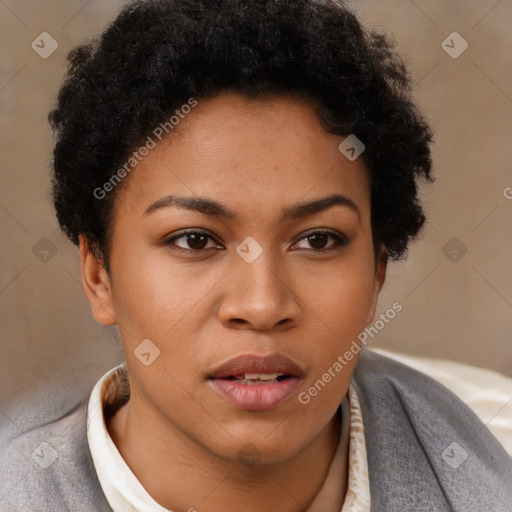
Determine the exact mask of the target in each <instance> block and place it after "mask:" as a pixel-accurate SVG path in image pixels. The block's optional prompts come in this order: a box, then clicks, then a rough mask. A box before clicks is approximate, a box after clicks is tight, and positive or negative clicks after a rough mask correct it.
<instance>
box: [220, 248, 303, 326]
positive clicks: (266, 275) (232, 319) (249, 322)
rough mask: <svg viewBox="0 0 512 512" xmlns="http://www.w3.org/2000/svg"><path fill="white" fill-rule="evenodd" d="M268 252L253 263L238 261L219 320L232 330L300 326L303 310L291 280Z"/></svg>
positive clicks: (232, 272)
mask: <svg viewBox="0 0 512 512" xmlns="http://www.w3.org/2000/svg"><path fill="white" fill-rule="evenodd" d="M264 255H265V251H264V252H263V253H262V254H261V255H260V256H259V257H258V258H257V259H256V260H255V261H253V262H252V263H246V262H245V261H243V260H242V259H240V260H238V261H236V262H235V263H234V265H235V267H236V268H234V269H233V270H232V271H231V272H230V274H229V280H228V284H227V288H226V290H225V294H224V297H223V300H222V303H221V305H220V307H219V310H218V314H219V319H220V321H221V322H222V323H223V325H225V326H226V327H229V328H232V329H249V330H254V331H270V330H287V329H290V328H291V327H293V326H295V325H297V323H298V322H299V317H300V314H301V310H300V307H299V303H298V301H297V297H296V295H295V293H294V291H293V285H292V283H291V279H289V278H287V275H286V272H284V271H283V269H282V268H281V267H280V265H278V264H277V262H276V261H275V260H272V258H271V257H270V256H269V257H265V256H264Z"/></svg>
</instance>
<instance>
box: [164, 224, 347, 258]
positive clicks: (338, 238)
mask: <svg viewBox="0 0 512 512" xmlns="http://www.w3.org/2000/svg"><path fill="white" fill-rule="evenodd" d="M190 235H203V236H206V237H208V238H209V239H210V240H213V241H215V239H214V237H213V236H211V235H210V234H208V233H205V232H204V231H195V230H190V231H184V232H182V233H180V234H178V235H175V236H173V237H171V238H168V239H166V240H164V242H163V244H164V245H175V244H174V242H175V241H176V240H179V239H181V238H186V237H187V236H190ZM312 235H327V236H329V237H331V238H332V239H334V242H335V243H334V244H331V245H329V246H327V247H326V248H323V249H306V250H311V251H313V252H316V253H327V252H330V251H332V250H335V249H337V248H340V247H344V246H346V245H348V244H349V243H350V240H349V239H348V237H347V236H345V235H343V234H341V233H337V232H335V231H330V230H316V231H310V232H308V233H306V234H305V235H304V236H302V238H300V239H299V240H298V241H297V242H296V243H295V244H294V245H296V244H298V243H299V242H301V241H302V240H305V239H307V238H308V237H310V236H312ZM175 248H176V250H178V251H180V252H182V253H191V254H192V255H194V254H198V255H199V254H201V253H203V254H204V253H205V252H206V251H207V250H208V249H212V247H208V248H204V249H191V248H190V249H184V248H183V247H179V246H176V245H175Z"/></svg>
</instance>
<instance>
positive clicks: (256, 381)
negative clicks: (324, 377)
mask: <svg viewBox="0 0 512 512" xmlns="http://www.w3.org/2000/svg"><path fill="white" fill-rule="evenodd" d="M303 377H304V372H303V371H302V370H301V368H300V367H299V366H298V365H297V364H296V363H294V362H293V361H292V360H291V359H289V358H288V357H286V356H284V355H282V354H270V355H267V356H263V357H262V356H257V355H252V354H247V355H241V356H238V357H235V358H233V359H230V360H229V361H227V362H226V363H224V364H222V365H221V366H219V367H218V368H217V369H216V370H214V371H213V372H212V373H211V374H209V375H208V382H209V384H210V385H211V386H212V387H213V389H214V390H215V391H216V392H217V393H219V394H220V395H221V396H222V397H223V398H224V399H226V400H227V401H228V402H229V403H230V404H231V405H235V406H236V407H237V408H241V409H245V410H250V411H263V410H268V409H272V408H274V407H277V406H278V405H280V404H282V403H283V402H285V401H286V400H287V399H289V398H290V397H291V396H292V395H293V394H294V392H295V391H296V389H297V387H298V386H299V383H300V381H301V379H302V378H303Z"/></svg>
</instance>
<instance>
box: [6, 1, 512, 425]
mask: <svg viewBox="0 0 512 512" xmlns="http://www.w3.org/2000/svg"><path fill="white" fill-rule="evenodd" d="M122 3H123V2H121V1H106V0H91V1H87V0H85V1H69V0H45V1H42V0H41V1H28V0H2V1H0V55H1V57H0V112H1V117H0V133H1V139H0V141H1V151H0V169H1V187H0V229H1V247H2V250H1V254H0V258H1V260H0V262H1V264H0V315H1V325H2V328H1V336H2V337H1V344H0V347H1V358H0V411H1V412H0V422H1V421H2V420H5V419H6V418H10V420H11V422H13V425H16V428H28V425H24V424H23V422H27V421H28V422H30V420H28V419H26V418H25V416H24V414H23V412H24V409H25V408H26V407H28V406H27V404H28V403H29V402H28V400H25V398H26V397H28V395H29V394H30V395H31V396H32V397H35V405H34V401H33V400H30V404H31V405H30V407H31V408H32V407H36V408H37V407H40V408H41V410H43V409H44V411H45V412H46V413H47V414H51V411H52V410H54V411H59V410H62V408H63V407H66V406H69V405H71V404H72V403H74V402H75V401H76V398H77V397H78V396H85V393H86V392H87V391H88V389H89V388H90V386H91V385H92V384H93V383H94V382H95V381H96V379H97V378H99V376H100V375H101V374H102V373H103V372H104V371H105V370H106V369H108V368H110V367H112V366H113V365H114V364H116V363H117V362H118V361H120V360H121V358H122V352H121V348H120V344H119V340H118V335H117V332H116V330H115V329H114V328H104V327H100V326H99V325H98V324H96V323H95V321H94V320H93V319H92V316H91V314H90V312H89V307H88V304H87V302H86V300H85V298H84V295H83V292H82V290H81V284H80V269H79V261H78V251H77V249H76V248H75V247H74V246H73V245H72V244H71V243H70V242H68V241H67V239H65V237H64V236H63V235H61V234H60V232H59V229H58V228H57V224H56V221H55V220H54V216H53V211H52V207H51V202H50V199H49V182H48V169H49V160H50V152H51V136H50V131H49V128H48V126H47V123H46V115H47V112H48V110H49V109H50V108H51V105H52V103H53V101H54V96H55V94H56V91H57V88H58V85H59V83H60V80H61V77H62V75H63V72H64V69H65V64H64V61H65V56H66V54H67V52H68V51H69V50H70V49H71V48H72V47H73V46H74V45H76V44H77V43H78V42H79V41H81V40H82V39H83V38H84V37H86V36H87V35H90V34H95V33H98V32H100V31H101V30H102V28H103V27H104V25H105V23H106V22H107V21H108V20H109V19H110V18H111V16H112V15H113V13H114V12H115V11H116V10H117V9H118V7H119V6H120V5H121V4H122ZM353 5H355V7H356V8H357V10H358V11H359V12H360V14H361V16H362V18H363V20H364V21H366V22H367V23H368V24H370V25H373V26H379V27H382V28H387V29H389V30H390V31H392V32H393V33H394V34H395V37H396V39H397V40H398V42H399V44H400V46H401V48H402V50H403V52H405V53H406V54H407V55H408V61H409V62H410V65H411V69H412V71H413V75H414V78H415V88H414V94H415V97H416V99H417V101H418V102H419V104H420V106H421V108H422V109H423V111H424V113H425V114H426V115H427V116H428V118H429V120H430V122H431V124H432V126H433V128H434V130H435V137H436V140H437V143H436V146H435V152H434V161H435V170H436V176H437V182H436V184H435V185H434V186H433V187H431V188H430V189H429V190H428V191H426V195H425V203H426V206H427V210H428V215H429V220H430V223H429V225H428V226H427V229H426V230H425V231H424V236H423V238H422V240H421V241H419V242H418V243H417V244H416V245H415V246H414V247H413V248H412V250H411V251H410V255H409V259H408V260H407V261H406V262H403V263H400V264H394V265H392V266H391V267H390V269H389V274H388V280H387V284H386V287H385V290H384V292H383V294H382V296H381V301H380V307H381V310H382V311H385V310H386V309H387V308H388V307H390V306H391V304H392V303H393V302H395V301H399V302H400V303H402V304H403V311H402V312H401V313H400V314H398V315H397V316H396V318H395V319H394V320H393V321H392V322H390V323H389V324H387V325H386V326H385V328H384V329H382V330H381V332H380V333H379V335H378V336H377V337H376V338H375V339H374V340H372V341H371V343H372V344H373V345H374V346H379V347H388V348H392V349H397V350H401V351H404V352H407V353H411V354H420V355H427V356H434V357H440V358H447V359H453V360H458V361H463V362H467V363H471V364H474V365H478V366H482V367H488V368H492V369H495V370H498V371H500V372H502V373H504V374H506V375H509V376H512V268H511V263H512V229H511V226H512V199H507V198H506V197H505V196H506V195H508V196H509V197H510V198H512V188H511V189H509V188H508V187H512V164H511V160H512V159H511V156H512V144H511V138H512V70H511V58H510V47H511V42H512V33H511V31H510V27H511V26H512V2H511V1H506V0H502V1H496V0H478V1H476V0H474V1H468V0H466V1H461V0H459V1H453V0H452V1H447V0H444V1H441V0H436V1H427V0H416V1H415V2H413V1H411V0H396V1H391V0H385V1H383V0H379V1H377V0H363V1H357V2H353ZM453 31H457V32H458V33H460V34H461V36H462V37H463V38H464V39H465V40H466V41H467V42H468V44H469V46H468V49H467V50H466V51H465V52H464V53H463V54H462V55H461V56H460V57H458V58H457V59H453V58H452V57H450V56H449V55H448V54H447V53H446V52H445V51H444V50H443V48H442V47H441V43H442V41H443V40H444V39H445V38H446V37H447V36H448V35H449V34H450V33H452V32H453ZM42 32H48V33H50V34H51V36H52V37H53V38H55V40H56V41H57V42H58V49H57V50H56V51H55V52H54V53H53V54H52V55H51V56H49V57H48V58H47V59H43V58H41V57H40V56H39V55H38V54H37V53H36V52H35V51H34V50H33V49H32V48H31V42H32V41H33V40H34V39H35V38H36V37H37V36H38V35H39V34H40V33H42ZM448 44H450V45H451V43H450V40H448ZM458 44H459V43H457V42H454V43H453V46H454V49H453V50H457V49H458V48H459V47H460V46H458ZM453 237H456V238H457V240H456V241H455V242H452V244H453V243H455V245H453V246H448V247H447V248H446V244H447V243H448V242H449V241H450V240H451V239H452V238H453ZM464 247H465V248H467V253H466V254H464V255H463V257H462V258H461V255H462V252H463V251H462V249H463V248H464ZM443 248H444V249H443ZM45 251H46V252H45ZM453 251H455V252H453ZM41 258H42V259H41ZM45 258H46V260H47V261H44V259H45ZM449 258H451V259H455V260H457V259H458V261H450V259H449ZM459 258H460V259H459ZM57 388H59V389H60V390H62V392H61V393H60V394H59V395H58V398H56V396H57V395H55V394H54V390H55V389H57ZM15 399H16V400H15ZM13 428H14V427H13Z"/></svg>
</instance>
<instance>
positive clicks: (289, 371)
mask: <svg viewBox="0 0 512 512" xmlns="http://www.w3.org/2000/svg"><path fill="white" fill-rule="evenodd" d="M245 373H269V374H271V373H282V374H284V375H290V376H292V377H303V376H304V372H303V371H302V370H301V368H300V367H299V366H298V365H297V364H296V363H294V362H293V361H292V360H291V359H290V358H289V357H286V356H285V355H283V354H268V355H265V356H259V355H254V354H242V355H239V356H236V357H233V358H232V359H230V360H229V361H227V362H225V363H223V364H221V365H220V366H218V367H217V368H216V369H215V370H214V371H212V372H211V373H210V374H209V375H208V378H209V379H225V378H227V377H236V376H238V375H243V374H245Z"/></svg>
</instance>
